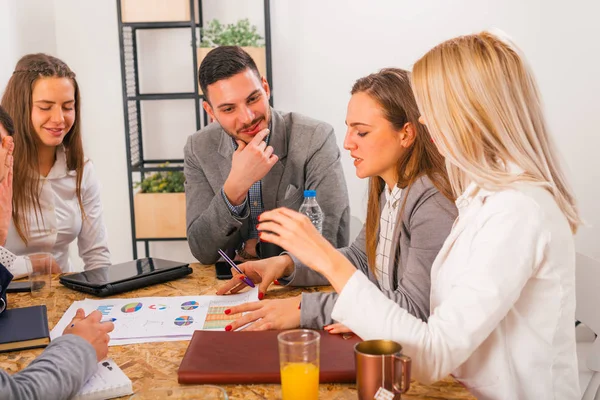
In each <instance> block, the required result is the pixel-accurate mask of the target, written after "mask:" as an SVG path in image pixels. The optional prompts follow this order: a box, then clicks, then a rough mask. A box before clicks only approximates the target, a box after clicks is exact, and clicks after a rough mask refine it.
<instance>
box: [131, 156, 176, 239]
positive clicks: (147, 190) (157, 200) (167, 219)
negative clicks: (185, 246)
mask: <svg viewBox="0 0 600 400" xmlns="http://www.w3.org/2000/svg"><path fill="white" fill-rule="evenodd" d="M160 166H168V163H167V164H161V165H160ZM184 182H185V177H184V175H183V171H161V172H155V173H153V174H150V175H147V176H146V177H145V178H144V179H143V180H142V181H141V182H136V184H135V187H139V188H140V191H139V192H138V193H136V194H135V196H134V207H133V208H134V212H135V234H136V237H137V238H138V239H148V238H183V237H186V224H185V193H184V191H185V189H184V186H183V184H184Z"/></svg>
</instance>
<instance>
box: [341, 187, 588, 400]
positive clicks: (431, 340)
mask: <svg viewBox="0 0 600 400" xmlns="http://www.w3.org/2000/svg"><path fill="white" fill-rule="evenodd" d="M456 204H457V207H458V210H459V217H458V219H457V220H456V222H455V224H454V226H453V228H452V231H451V232H450V235H449V236H448V238H447V239H446V241H445V243H444V245H443V247H442V249H441V250H440V252H439V254H438V256H437V258H436V260H435V262H434V263H433V266H432V270H431V310H432V311H431V316H430V318H429V320H428V322H427V323H425V322H422V321H421V320H419V319H417V318H415V317H413V316H412V315H410V314H409V313H408V312H407V311H405V310H404V309H402V308H400V307H398V305H397V304H396V303H394V302H393V301H391V300H389V299H388V298H386V297H385V296H384V295H383V294H382V293H381V291H380V290H379V289H377V288H376V287H375V285H373V284H372V283H371V282H370V281H369V280H368V279H367V278H366V277H365V275H364V274H361V273H360V272H359V273H355V274H354V275H353V276H352V277H351V278H350V280H349V281H348V282H347V284H346V286H345V287H344V289H343V290H342V292H341V293H340V296H339V298H338V300H337V302H336V304H335V307H334V309H333V312H332V317H333V319H335V320H336V321H339V322H340V323H342V324H344V325H346V326H347V327H348V328H350V329H351V330H352V331H354V332H356V334H358V335H359V336H360V337H362V338H363V339H365V340H368V339H391V340H395V341H397V342H398V343H400V344H401V345H402V346H403V353H404V354H406V355H408V356H410V357H411V358H412V361H413V362H412V367H413V371H412V372H413V376H414V377H415V378H416V379H417V380H419V381H421V382H425V383H428V382H432V381H436V380H439V379H442V378H444V377H445V376H447V375H448V374H450V373H452V374H453V375H454V377H455V378H456V379H457V380H458V381H460V382H461V383H463V384H464V385H465V386H466V387H467V388H468V389H469V390H470V391H471V392H472V393H473V394H474V395H475V396H476V397H477V398H479V399H520V400H523V399H532V400H534V399H535V400H537V399H560V400H565V399H567V400H568V399H579V398H580V391H579V380H578V374H577V357H576V350H575V327H574V324H575V250H574V241H573V235H572V233H571V230H570V227H569V224H568V221H567V219H566V218H565V216H564V214H563V213H562V212H561V210H560V208H559V207H558V205H557V204H556V202H555V200H554V198H553V197H552V196H551V194H550V193H549V192H548V191H547V190H545V189H544V188H542V187H540V186H535V185H533V184H527V183H518V184H515V185H514V189H507V190H502V191H499V192H490V191H487V190H483V189H480V188H478V187H477V186H476V185H475V184H471V185H470V186H469V187H468V188H467V190H466V191H465V193H464V194H463V195H462V196H461V197H460V198H459V199H458V200H457V201H456Z"/></svg>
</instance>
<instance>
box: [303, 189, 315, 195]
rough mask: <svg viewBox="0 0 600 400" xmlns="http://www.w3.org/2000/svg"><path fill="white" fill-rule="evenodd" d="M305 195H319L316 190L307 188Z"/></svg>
mask: <svg viewBox="0 0 600 400" xmlns="http://www.w3.org/2000/svg"><path fill="white" fill-rule="evenodd" d="M304 197H317V191H316V190H305V191H304Z"/></svg>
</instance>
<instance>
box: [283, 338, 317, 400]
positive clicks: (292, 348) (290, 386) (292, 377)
mask: <svg viewBox="0 0 600 400" xmlns="http://www.w3.org/2000/svg"><path fill="white" fill-rule="evenodd" d="M277 340H278V342H279V366H280V371H281V394H282V397H283V400H316V399H318V398H319V343H320V341H321V335H320V334H319V332H317V331H313V330H310V329H293V330H291V331H285V332H281V333H280V334H279V335H277Z"/></svg>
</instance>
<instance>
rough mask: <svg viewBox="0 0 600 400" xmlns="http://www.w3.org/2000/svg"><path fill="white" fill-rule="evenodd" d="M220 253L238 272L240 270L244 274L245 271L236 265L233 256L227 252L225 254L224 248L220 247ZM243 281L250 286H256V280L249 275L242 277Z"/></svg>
mask: <svg viewBox="0 0 600 400" xmlns="http://www.w3.org/2000/svg"><path fill="white" fill-rule="evenodd" d="M219 254H220V255H221V257H223V259H224V260H225V261H227V263H228V264H229V265H231V266H232V267H233V268H235V270H236V271H237V272H239V273H240V274H242V275H244V273H243V272H242V270H241V269H239V268H238V266H237V265H235V263H234V262H233V261H231V258H229V256H227V254H225V252H224V251H223V250H221V249H219ZM242 282H244V283H245V284H246V285H248V286H250V287H251V288H253V287H254V282H252V281H251V280H250V279H249V278H248V277H247V276H244V277H243V278H242Z"/></svg>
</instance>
